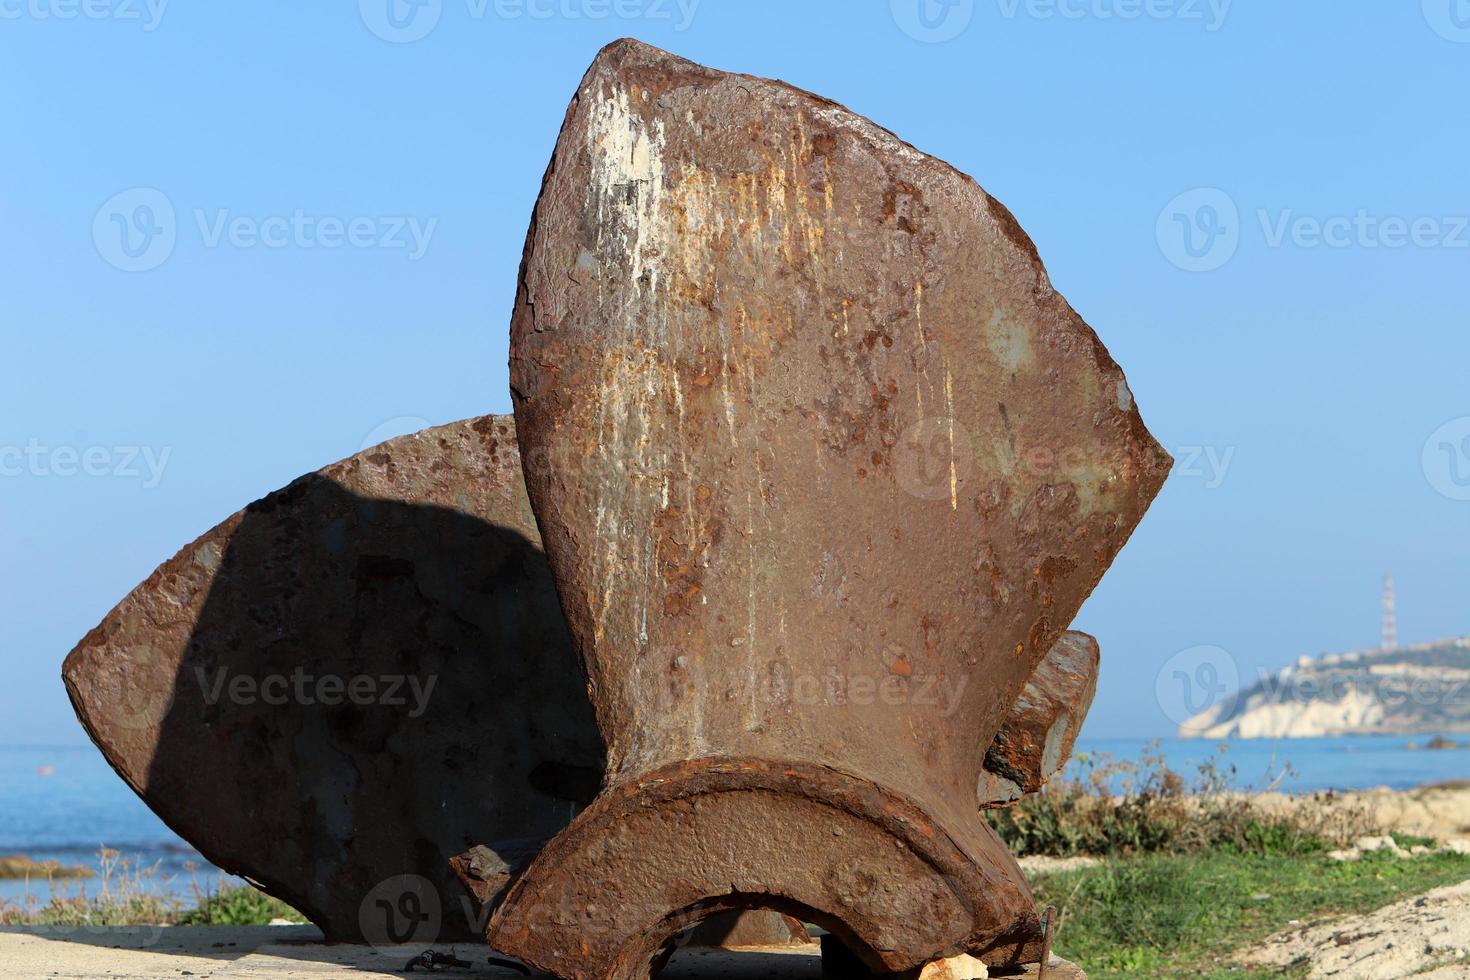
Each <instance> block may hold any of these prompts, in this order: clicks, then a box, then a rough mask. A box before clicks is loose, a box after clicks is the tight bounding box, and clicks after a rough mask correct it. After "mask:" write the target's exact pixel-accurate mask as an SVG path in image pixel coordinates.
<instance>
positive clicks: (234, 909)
mask: <svg viewBox="0 0 1470 980" xmlns="http://www.w3.org/2000/svg"><path fill="white" fill-rule="evenodd" d="M272 919H287V920H289V921H291V922H295V923H303V922H305V921H306V918H305V916H303V915H302V914H301V913H300V912H297V911H296V910H295V909H293V908H292V907H291V906H289V905H287V904H286V903H285V902H283V901H281V900H280V899H278V898H271V897H270V896H269V895H267V894H266V893H265V892H262V891H257V890H256V889H254V888H248V887H241V886H230V887H227V888H221V889H220V890H219V891H216V892H213V893H211V894H208V895H205V896H203V897H201V898H200V900H199V904H198V905H196V906H195V907H194V908H192V909H190V910H188V911H187V912H184V913H183V914H181V915H179V916H178V917H177V918H176V919H175V920H174V924H175V925H181V926H264V925H270V922H271V920H272Z"/></svg>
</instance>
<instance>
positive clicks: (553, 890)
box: [487, 41, 1170, 980]
mask: <svg viewBox="0 0 1470 980" xmlns="http://www.w3.org/2000/svg"><path fill="white" fill-rule="evenodd" d="M511 380H512V391H513V397H514V404H515V413H516V420H517V429H518V437H519V440H520V444H521V449H522V453H523V455H524V457H525V458H526V460H527V466H526V476H527V488H528V491H529V494H530V498H531V502H532V505H533V507H534V509H535V512H536V516H537V519H538V522H539V525H540V528H541V530H542V533H543V537H544V540H545V546H546V551H547V555H548V557H549V560H550V564H551V568H552V572H553V575H554V577H555V580H556V583H557V587H558V590H559V592H560V595H561V597H562V605H563V609H564V611H565V613H566V616H567V622H568V627H569V629H570V632H571V636H572V639H573V642H574V643H575V645H576V647H577V651H578V655H579V661H580V662H581V664H582V665H583V667H584V669H585V671H586V673H587V677H588V682H589V689H590V691H591V694H592V701H593V707H594V709H595V712H596V717H597V723H598V727H599V729H600V731H601V732H602V734H603V737H604V739H605V741H606V744H607V750H608V759H607V763H608V765H607V785H606V786H605V788H604V789H603V791H602V793H601V795H599V796H598V798H597V799H596V800H595V801H593V802H592V803H591V805H590V806H589V807H588V808H587V809H586V810H585V811H584V812H582V813H581V814H580V815H579V816H578V817H577V818H576V819H575V820H574V821H573V822H572V824H571V825H570V826H569V827H568V828H567V829H566V830H565V831H563V832H562V833H560V834H559V835H558V836H557V837H556V838H555V839H554V840H553V841H552V842H551V843H550V844H549V845H548V846H547V847H546V849H545V850H543V851H541V852H540V854H539V855H538V857H537V858H536V859H535V861H533V862H532V864H531V865H530V867H529V868H528V869H527V870H526V871H525V872H524V873H523V874H521V875H520V876H519V877H518V878H517V879H516V880H515V881H514V883H512V884H511V885H510V887H509V889H508V890H507V891H506V892H505V897H504V900H503V901H502V902H501V904H500V906H499V908H498V910H497V911H496V912H495V914H494V916H493V917H492V918H491V921H490V925H489V928H488V930H487V938H488V940H489V941H490V943H491V944H492V945H494V946H496V947H497V948H499V949H501V950H504V951H507V952H510V953H512V954H514V955H516V956H518V957H520V958H522V959H524V960H525V961H527V962H529V963H531V964H533V965H535V966H536V967H538V968H540V969H543V970H546V971H548V972H551V973H554V974H556V975H559V976H562V977H567V978H576V980H593V978H612V980H625V978H635V977H636V978H642V977H646V976H647V975H648V973H649V970H650V969H651V968H652V967H653V966H654V965H656V963H657V962H658V961H659V958H660V957H661V955H662V953H663V951H664V949H665V948H666V944H667V942H668V940H669V939H670V937H671V936H673V935H674V934H675V933H677V932H678V931H679V930H681V929H683V928H685V927H687V926H688V925H690V924H693V923H695V922H698V921H700V920H702V919H703V918H705V917H707V916H709V915H711V914H714V913H718V912H723V911H731V910H739V909H747V908H770V909H775V910H777V911H781V912H786V913H790V914H792V915H795V916H798V917H801V918H804V919H805V920H807V921H815V922H818V923H819V924H821V925H824V926H825V927H827V928H828V930H829V931H830V932H832V933H833V934H834V935H836V936H837V937H839V939H840V940H841V941H842V942H843V943H844V944H846V945H847V946H848V947H849V948H851V949H852V950H853V951H854V952H855V953H856V954H857V955H858V956H859V958H860V959H862V960H863V962H864V963H865V965H866V966H867V967H868V968H870V969H873V970H875V971H880V972H882V971H887V972H902V971H906V970H912V969H917V968H918V967H920V966H922V965H923V964H924V963H926V962H929V961H931V960H933V959H936V958H939V957H943V956H950V955H955V954H960V953H972V954H975V955H977V956H979V957H981V958H982V959H984V960H985V961H986V962H988V963H990V964H991V965H992V966H1005V965H1009V966H1014V965H1017V964H1022V963H1027V962H1034V961H1035V960H1036V959H1037V958H1038V957H1039V955H1040V952H1041V945H1042V938H1043V937H1042V929H1041V924H1040V922H1039V920H1038V918H1037V915H1036V911H1035V907H1034V903H1033V902H1032V900H1031V896H1030V894H1029V892H1028V890H1027V887H1026V885H1025V882H1024V880H1023V879H1022V877H1021V875H1020V873H1019V870H1018V869H1017V867H1016V865H1015V862H1014V861H1013V859H1012V858H1011V856H1010V855H1009V854H1008V853H1007V852H1006V850H1005V848H1004V847H1003V846H1002V845H1001V843H1000V842H999V840H998V839H997V838H996V837H995V836H994V834H993V833H992V832H990V830H989V829H988V827H987V825H986V824H985V823H984V822H983V821H982V820H981V819H980V818H979V815H978V813H977V805H978V804H979V802H980V801H979V800H978V799H977V787H980V786H981V785H982V770H983V767H984V761H983V756H984V755H985V752H984V751H983V747H986V746H990V745H991V744H992V743H993V742H994V741H995V739H996V736H997V734H998V733H1000V732H1001V731H1002V726H1003V725H1004V724H1005V722H1006V720H1007V717H1008V716H1009V715H1011V712H1012V708H1013V707H1014V706H1016V704H1017V701H1018V698H1019V697H1021V695H1022V692H1023V688H1024V686H1025V685H1026V683H1027V682H1028V681H1030V680H1032V679H1033V677H1034V676H1035V675H1036V671H1037V668H1038V666H1039V665H1041V663H1042V660H1043V657H1044V656H1045V655H1046V654H1047V653H1048V651H1050V650H1051V649H1052V647H1053V644H1054V643H1055V642H1056V641H1057V640H1058V638H1059V637H1060V636H1061V635H1062V632H1063V630H1064V629H1065V627H1066V625H1067V624H1068V623H1069V622H1070V621H1071V619H1072V617H1073V616H1074V615H1075V614H1076V612H1077V609H1078V608H1079V606H1080V605H1081V603H1082V602H1083V600H1084V599H1085V598H1086V597H1087V595H1088V594H1089V593H1090V592H1091V590H1092V589H1093V587H1094V586H1095V585H1096V583H1097V582H1098V580H1099V578H1100V577H1101V575H1102V574H1103V572H1104V571H1105V570H1106V568H1107V567H1108V565H1109V564H1110V563H1111V561H1112V560H1113V558H1114V557H1115V556H1116V554H1117V553H1118V551H1119V549H1120V548H1121V547H1122V546H1123V544H1124V542H1125V541H1126V540H1127V538H1128V536H1129V534H1130V533H1131V532H1132V530H1133V528H1134V527H1135V526H1136V525H1137V523H1138V521H1139V520H1140V519H1141V518H1142V516H1143V513H1144V511H1145V510H1146V508H1147V506H1148V504H1149V502H1150V501H1151V500H1152V498H1153V496H1154V495H1155V494H1156V493H1157V491H1158V489H1159V488H1160V486H1161V485H1162V483H1163V481H1164V478H1165V476H1166V474H1167V471H1168V467H1169V464H1170V460H1169V457H1168V455H1167V454H1166V453H1165V452H1164V451H1163V450H1162V449H1161V448H1160V447H1159V446H1158V444H1157V443H1156V442H1155V441H1154V440H1153V438H1152V437H1151V436H1150V435H1149V433H1148V431H1147V430H1146V429H1145V428H1144V425H1143V422H1142V421H1141V419H1140V418H1139V415H1138V412H1137V410H1136V408H1135V406H1134V404H1133V398H1132V394H1131V393H1130V391H1129V389H1128V386H1127V383H1126V382H1125V380H1124V378H1123V375H1122V372H1121V371H1120V370H1119V369H1118V367H1117V365H1116V364H1115V363H1114V362H1113V361H1112V359H1111V358H1110V357H1109V356H1108V354H1107V351H1106V350H1105V349H1104V348H1103V346H1102V344H1101V343H1100V342H1099V341H1098V339H1097V337H1096V336H1095V335H1094V334H1093V332H1092V331H1091V330H1090V329H1089V328H1088V327H1087V325H1086V324H1085V323H1084V322H1083V321H1082V320H1081V318H1080V317H1079V316H1078V315H1077V314H1076V313H1075V312H1074V311H1073V310H1072V309H1071V307H1070V306H1068V304H1067V303H1066V301H1065V300H1064V299H1063V298H1062V297H1061V296H1060V295H1059V294H1057V293H1056V291H1055V290H1054V289H1053V288H1052V286H1051V283H1050V281H1049V280H1048V278H1047V275H1046V273H1045V271H1044V269H1043V268H1042V265H1041V263H1040V261H1039V259H1038V258H1037V255H1036V252H1035V250H1034V248H1033V247H1032V245H1031V242H1030V241H1029V239H1028V238H1027V237H1026V235H1025V233H1024V232H1022V231H1021V229H1020V227H1019V225H1018V224H1017V223H1016V221H1015V219H1014V218H1012V217H1011V215H1010V213H1009V212H1008V211H1006V209H1005V208H1004V207H1003V206H1001V205H1000V204H999V203H998V202H996V201H995V200H994V199H992V198H990V197H989V196H988V195H987V194H986V193H985V192H984V191H983V190H982V189H981V188H980V187H979V186H978V185H977V184H976V183H975V182H974V181H973V180H971V179H970V178H969V177H967V176H965V175H964V174H961V173H959V172H958V171H956V170H955V169H954V168H952V167H950V166H949V165H947V164H945V163H943V162H941V161H939V160H936V159H934V158H933V157H929V156H926V155H925V154H923V153H920V152H919V151H917V150H915V149H914V148H913V147H911V146H909V145H908V144H906V143H903V142H902V141H901V140H899V139H898V138H896V137H895V136H894V135H893V134H891V133H889V132H888V131H886V130H884V129H881V128H880V127H878V126H876V125H874V124H873V123H871V122H869V121H868V120H866V119H863V118H861V117H859V116H857V115H855V114H853V113H851V112H849V111H848V110H846V109H844V108H842V107H841V106H838V105H836V104H834V103H832V102H829V101H827V100H824V99H822V98H819V97H817V96H814V95H811V94H809V93H806V92H802V91H800V90H797V89H795V88H792V87H790V86H787V85H785V84H782V83H780V82H773V81H768V80H763V79H758V78H752V77H749V76H742V75H732V74H727V73H723V72H718V71H713V70H711V69H708V68H704V67H701V66H699V65H695V64H693V63H691V62H688V61H685V60H682V59H679V58H676V57H674V56H672V55H669V54H667V53H665V52H662V51H658V50H656V49H654V48H650V47H648V46H646V45H642V44H639V43H637V42H633V41H620V42H618V43H616V44H613V45H611V46H609V47H608V48H607V49H605V50H604V51H603V52H602V53H601V54H600V55H599V56H598V58H597V60H596V61H595V62H594V64H593V66H592V68H591V70H590V71H589V72H588V74H587V76H586V77H585V78H584V79H583V81H582V84H581V86H580V88H579V89H578V91H577V94H576V97H575V98H574V99H573V102H572V105H571V108H570V110H569V112H568V115H567V119H566V122H565V124H564V127H563V129H562V132H561V135H560V137H559V139H558V142H557V146H556V149H555V151H554V156H553V160H552V164H551V167H550V168H549V170H548V173H547V177H546V182H545V185H544V187H543V189H542V194H541V198H540V200H539V202H538V204H537V208H536V212H535V215H534V218H533V221H532V226H531V232H530V236H529V239H528V242H527V246H526V254H525V259H524V262H523V266H522V274H521V282H520V292H519V297H518V303H517V307H516V311H515V314H514V318H513V324H512V341H511ZM533 463H534V465H533ZM1042 680H1045V678H1044V677H1043V678H1042ZM1042 686H1043V687H1047V686H1050V685H1049V684H1043V685H1042ZM1084 687H1085V684H1084ZM935 691H937V692H940V694H941V697H939V698H938V699H937V700H935V699H933V698H932V697H930V696H928V695H924V696H921V694H920V692H935ZM1077 696H1078V692H1077V691H1074V692H1073V693H1072V694H1071V695H1065V694H1064V695H1063V700H1066V699H1067V698H1068V697H1070V698H1072V699H1073V701H1074V702H1075V700H1076V698H1077ZM1084 710H1085V709H1084ZM1022 714H1023V716H1024V715H1025V714H1026V712H1024V711H1023V712H1022ZM1079 720H1080V719H1079ZM1023 727H1024V726H1023ZM1071 737H1075V732H1073V733H1071ZM1059 738H1060V741H1061V742H1065V741H1066V738H1067V736H1066V735H1065V733H1064V734H1063V735H1062V736H1060V737H1059ZM1045 741H1046V740H1045V739H1043V743H1044V742H1045ZM1052 749H1054V750H1056V751H1050V752H1049V750H1048V749H1047V747H1046V746H1045V745H1043V746H1042V751H1041V752H1040V754H1039V755H1038V756H1037V762H1036V765H1037V767H1039V768H1038V771H1040V769H1042V768H1045V764H1046V763H1048V762H1049V761H1050V759H1051V757H1052V756H1053V755H1060V754H1061V747H1060V746H1058V745H1053V746H1052ZM1027 751H1029V750H1027ZM1022 754H1024V753H1019V754H1018V753H1017V752H1015V751H1011V750H1010V749H1009V748H1008V747H1007V746H1006V745H1003V746H1002V748H1001V750H1000V755H999V756H998V758H999V759H1000V762H1001V764H1002V767H1003V768H1009V769H1011V770H1019V769H1021V768H1024V767H1022V766H1020V765H1019V762H1020V761H1021V760H1020V757H1021V755H1022Z"/></svg>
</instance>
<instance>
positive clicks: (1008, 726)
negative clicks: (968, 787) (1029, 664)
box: [980, 631, 1099, 807]
mask: <svg viewBox="0 0 1470 980" xmlns="http://www.w3.org/2000/svg"><path fill="white" fill-rule="evenodd" d="M1098 663H1099V656H1098V648H1097V641H1096V640H1094V639H1093V638H1092V637H1090V636H1088V635H1087V634H1086V633H1076V632H1070V631H1069V632H1066V633H1063V634H1062V637H1061V639H1059V640H1057V642H1056V645H1055V646H1053V647H1052V648H1051V651H1050V652H1049V653H1047V655H1046V657H1045V658H1044V659H1043V660H1042V661H1041V663H1040V665H1038V666H1037V668H1036V672H1035V673H1034V674H1032V675H1031V679H1030V680H1028V681H1027V682H1026V686H1025V687H1023V688H1022V689H1021V695H1020V697H1018V698H1016V703H1015V704H1014V705H1013V706H1012V707H1011V713H1010V714H1009V715H1007V716H1006V720H1005V724H1003V725H1001V726H1000V731H999V732H997V733H996V736H995V741H994V742H992V743H990V748H989V749H988V750H987V751H986V753H985V772H984V773H983V774H982V775H981V777H980V805H981V806H982V807H995V806H1006V805H1008V804H1011V803H1014V802H1016V801H1017V800H1019V799H1020V798H1021V797H1023V796H1025V795H1026V794H1028V793H1035V792H1036V791H1037V790H1039V789H1041V788H1042V787H1043V786H1045V785H1046V781H1047V780H1048V779H1051V777H1053V776H1055V775H1056V774H1057V773H1058V772H1061V770H1062V767H1063V766H1065V765H1066V764H1067V760H1068V759H1070V758H1071V757H1072V746H1074V745H1075V744H1077V734H1078V732H1080V731H1081V730H1082V722H1083V720H1084V719H1085V718H1086V717H1087V709H1088V708H1090V707H1092V696H1093V695H1094V694H1096V693H1097V669H1098Z"/></svg>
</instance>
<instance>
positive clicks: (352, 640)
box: [64, 418, 603, 943]
mask: <svg viewBox="0 0 1470 980" xmlns="http://www.w3.org/2000/svg"><path fill="white" fill-rule="evenodd" d="M64 677H65V680H66V685H67V689H68V691H69V693H70V695H71V698H72V703H73V705H74V706H75V707H76V710H77V714H78V716H79V717H80V718H81V720H82V723H83V724H84V725H85V726H86V728H87V731H88V732H89V733H90V734H91V736H92V738H93V740H94V741H95V742H96V743H97V745H98V746H99V747H100V748H101V749H102V751H103V753H104V754H105V755H106V756H107V758H108V761H109V762H111V763H112V765H113V767H114V768H116V769H117V771H118V772H119V773H120V774H121V775H122V776H123V778H124V779H126V780H127V781H128V783H129V784H130V785H131V786H132V787H133V789H134V790H136V791H137V792H138V794H139V795H140V796H141V797H142V798H143V799H144V801H145V802H147V803H148V805H149V806H150V807H152V808H153V809H154V810H155V811H156V812H157V813H158V814H159V815H160V816H161V817H163V819H164V820H165V821H166V822H167V823H168V824H169V826H171V827H172V828H173V829H174V830H175V831H177V832H178V833H179V834H180V835H181V836H183V837H184V838H185V839H186V840H188V841H190V842H191V843H192V844H194V845H195V846H196V847H198V848H199V850H200V851H201V852H202V853H203V854H204V855H205V856H206V857H207V858H209V860H211V861H212V862H214V863H215V864H217V865H219V866H220V867H222V868H224V869H226V870H227V871H231V872H234V873H236V874H240V875H243V876H245V877H247V878H250V879H252V880H254V881H257V882H259V883H260V884H261V885H262V886H263V887H265V889H266V890H267V891H269V892H271V893H272V894H275V895H277V896H279V897H281V898H283V899H285V900H286V901H288V902H290V903H291V904H292V905H294V906H296V907H297V908H298V909H300V910H301V911H302V912H304V913H305V914H307V915H308V916H309V917H310V918H311V919H312V920H313V921H314V922H316V923H317V924H318V925H319V926H321V927H322V929H323V930H324V931H325V932H326V934H327V936H328V938H330V939H334V940H361V939H364V938H366V939H368V940H370V941H374V942H378V941H384V940H397V941H407V939H406V938H405V937H407V936H410V935H411V936H412V937H413V938H414V941H419V942H425V943H427V942H430V941H432V940H433V939H434V938H435V937H436V936H438V937H443V936H449V935H455V934H461V935H469V934H477V933H479V932H480V928H479V926H478V925H475V924H473V923H472V921H466V919H465V917H464V915H463V914H462V912H461V898H462V897H463V896H464V892H463V890H462V889H461V887H460V886H459V884H458V882H456V881H455V880H454V878H453V875H452V874H451V872H450V868H449V864H448V860H449V858H450V856H451V855H454V854H458V853H459V852H460V851H462V850H464V849H465V847H466V846H468V845H469V844H470V843H474V842H500V841H505V840H507V839H516V838H536V837H541V838H544V837H548V836H550V835H551V834H553V833H555V832H556V831H558V830H560V829H561V828H562V827H563V826H565V825H566V823H567V821H569V820H570V819H571V816H572V813H573V812H574V808H575V804H574V803H572V802H570V801H569V800H568V799H566V798H565V797H568V796H572V797H575V796H576V795H577V793H578V792H579V791H581V792H586V793H589V794H590V793H591V792H595V788H596V785H597V784H598V782H599V781H600V776H601V772H602V767H603V760H602V746H601V740H600V738H599V736H598V734H597V731H596V727H595V725H594V723H593V718H592V711H591V707H590V705H589V703H588V700H587V695H586V690H585V686H584V684H583V681H582V678H581V677H580V676H579V673H578V670H577V666H576V663H575V659H574V656H573V653H572V649H571V645H570V640H569V638H568V636H567V633H566V627H565V621H564V620H563V618H562V615H561V611H560V608H559V606H558V603H557V598H556V594H555V592H554V590H553V588H552V582H551V576H550V572H549V570H548V568H547V566H546V560H545V556H544V555H543V553H542V552H541V549H540V544H539V537H538V535H537V532H536V524H535V521H534V520H533V518H532V515H531V510H530V505H529V503H528V502H527V500H526V495H525V490H524V483H523V480H522V477H521V464H520V456H519V453H518V452H517V449H516V443H515V433H514V429H513V426H512V424H511V422H510V420H509V419H506V418H481V419H475V420H471V421H468V422H461V423H458V424H455V425H448V426H444V427H442V428H438V429H430V430H428V431H426V432H421V433H418V434H417V435H411V436H405V437H403V438H401V439H395V440H393V441H392V442H388V443H385V444H384V445H381V446H378V447H375V448H373V449H369V450H367V451H365V452H363V453H360V454H358V455H356V456H353V457H352V458H350V459H347V460H344V461H343V462H341V463H337V464H336V465H333V466H329V467H327V468H326V469H324V470H322V471H321V472H319V473H316V474H313V475H311V476H307V477H304V478H302V479H300V480H298V481H296V482H295V483H293V484H292V485H291V486H289V487H287V488H286V489H284V490H282V491H280V492H279V493H274V494H271V495H270V496H269V497H266V498H265V499H264V500H262V501H260V502H258V503H256V504H253V505H251V506H250V507H247V508H246V509H245V510H244V511H242V512H241V513H239V514H236V515H235V516H234V517H232V518H230V519H229V520H227V521H225V522H224V523H223V524H221V525H220V526H219V527H217V528H215V529H214V530H213V531H210V532H209V533H208V534H206V535H204V536H203V537H202V538H200V539H199V540H198V541H196V542H194V543H193V544H191V545H189V546H188V547H186V548H185V549H184V550H183V551H181V552H180V553H179V554H178V555H177V556H176V557H174V558H173V559H171V560H170V561H168V562H166V563H165V564H164V565H163V566H162V567H161V568H159V569H158V571H156V572H154V573H153V575H152V576H151V577H150V578H149V579H148V580H147V581H146V582H144V583H143V584H142V585H140V586H139V587H138V588H137V589H136V590H135V591H134V592H133V593H132V594H131V595H129V596H128V597H127V598H126V599H124V600H123V601H122V603H121V604H120V605H119V606H118V607H117V608H116V609H114V610H113V611H112V612H111V613H110V614H109V615H108V616H107V618H106V619H105V620H103V622H102V624H101V625H100V626H98V627H97V628H96V629H95V630H93V631H92V632H91V633H89V634H88V635H87V637H86V639H84V640H83V641H82V642H81V644H80V645H79V646H78V647H77V648H76V650H74V651H73V652H72V654H71V655H70V656H69V657H68V658H67V660H66V665H65V668H64ZM579 782H581V783H588V784H590V786H588V787H586V788H585V789H582V790H579V789H578V788H577V787H576V785H575V784H577V783H579ZM514 849H515V848H514V847H511V848H508V849H507V848H502V850H505V851H507V852H509V851H513V850H514ZM399 876H410V877H399ZM424 890H427V892H428V894H421V893H420V892H421V891H424ZM409 893H412V895H411V900H412V904H411V905H407V904H404V903H406V902H408V901H409V898H406V897H405V896H409ZM379 902H384V903H386V906H385V908H386V909H387V912H384V911H382V910H380V907H379V905H378V903H379ZM435 904H437V905H438V915H437V916H435V918H436V919H442V922H438V921H433V922H431V921H426V920H420V919H418V918H417V917H418V916H420V915H424V916H428V915H431V913H432V912H433V908H432V906H434V905H435ZM400 905H402V906H403V907H402V909H399V906H400ZM395 911H403V912H404V913H405V915H404V916H402V917H400V919H401V921H399V922H397V923H396V924H395V923H394V922H391V921H389V920H388V919H387V918H386V917H385V916H386V915H390V914H395ZM409 913H411V915H409ZM410 927H412V928H410ZM399 930H403V931H399Z"/></svg>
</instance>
